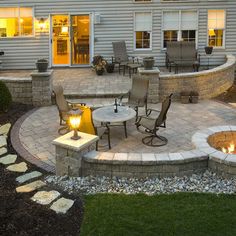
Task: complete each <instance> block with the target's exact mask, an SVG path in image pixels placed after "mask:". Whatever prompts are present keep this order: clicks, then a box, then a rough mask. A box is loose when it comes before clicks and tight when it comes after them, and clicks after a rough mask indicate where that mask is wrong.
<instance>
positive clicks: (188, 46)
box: [181, 41, 197, 61]
mask: <svg viewBox="0 0 236 236" xmlns="http://www.w3.org/2000/svg"><path fill="white" fill-rule="evenodd" d="M181 45H182V50H181V51H182V59H183V60H186V61H187V60H191V61H194V60H196V56H197V50H196V45H195V42H186V41H183V42H181Z"/></svg>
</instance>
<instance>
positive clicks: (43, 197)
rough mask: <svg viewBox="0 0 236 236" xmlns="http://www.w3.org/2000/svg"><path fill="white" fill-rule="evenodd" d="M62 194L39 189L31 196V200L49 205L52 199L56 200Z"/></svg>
mask: <svg viewBox="0 0 236 236" xmlns="http://www.w3.org/2000/svg"><path fill="white" fill-rule="evenodd" d="M60 195H61V194H60V193H59V192H57V191H54V190H52V191H49V192H47V191H39V192H37V193H35V194H34V196H33V197H32V198H31V200H33V201H35V202H37V203H39V204H41V205H48V204H50V203H51V202H52V201H54V200H55V199H56V198H58V197H59V196H60Z"/></svg>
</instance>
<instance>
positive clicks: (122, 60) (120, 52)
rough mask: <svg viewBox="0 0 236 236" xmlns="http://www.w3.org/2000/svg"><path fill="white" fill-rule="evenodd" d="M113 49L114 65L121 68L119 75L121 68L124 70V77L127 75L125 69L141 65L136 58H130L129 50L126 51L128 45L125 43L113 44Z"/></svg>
mask: <svg viewBox="0 0 236 236" xmlns="http://www.w3.org/2000/svg"><path fill="white" fill-rule="evenodd" d="M112 47H113V53H114V57H112V63H113V64H118V67H119V74H120V70H121V68H122V69H123V75H125V68H126V67H127V66H128V65H129V64H130V65H134V64H135V65H139V63H138V59H136V60H137V62H135V57H133V56H128V54H127V49H126V43H125V41H119V42H112Z"/></svg>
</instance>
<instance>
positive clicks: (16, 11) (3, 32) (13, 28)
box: [0, 7, 33, 38]
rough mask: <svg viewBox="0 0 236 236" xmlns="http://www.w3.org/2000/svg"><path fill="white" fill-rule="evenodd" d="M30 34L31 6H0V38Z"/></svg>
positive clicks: (31, 29)
mask: <svg viewBox="0 0 236 236" xmlns="http://www.w3.org/2000/svg"><path fill="white" fill-rule="evenodd" d="M32 35H33V9H32V8H31V7H14V8H0V38H4V37H17V36H32Z"/></svg>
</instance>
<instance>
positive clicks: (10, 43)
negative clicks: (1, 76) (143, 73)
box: [0, 0, 236, 69]
mask: <svg viewBox="0 0 236 236" xmlns="http://www.w3.org/2000/svg"><path fill="white" fill-rule="evenodd" d="M108 3H109V4H108ZM19 4H20V5H21V6H33V7H34V9H35V17H36V18H37V19H39V18H41V17H44V18H49V17H50V14H80V13H99V14H100V15H101V24H95V25H94V37H95V38H94V39H95V40H94V42H95V43H94V54H101V55H103V56H104V57H105V58H107V59H110V58H111V56H112V54H113V53H112V44H111V42H112V41H119V40H125V41H126V44H127V49H128V51H129V54H130V55H139V56H145V55H149V56H151V55H152V56H155V57H156V63H157V65H159V66H160V65H164V61H165V52H164V50H163V49H162V32H161V28H162V11H163V10H176V9H178V10H184V9H185V10H186V9H195V10H198V13H199V17H198V18H199V27H198V49H199V52H200V54H202V60H201V63H202V64H204V63H206V57H205V52H204V47H205V46H206V45H207V9H225V10H226V29H225V32H226V37H225V39H226V44H225V45H226V46H225V49H215V50H214V52H213V55H212V59H211V60H210V62H211V64H216V65H218V64H221V63H223V60H224V55H225V53H233V54H234V55H236V46H235V32H236V19H235V18H236V16H235V12H236V2H235V0H228V1H223V0H218V1H212V0H192V1H187V0H181V1H179V2H177V1H175V2H164V1H162V0H153V1H152V2H151V3H145V4H144V3H135V2H133V0H103V1H98V0H90V1H89V3H88V1H85V0H68V1H66V4H65V1H64V0H51V1H48V0H41V1H37V0H27V1H26V0H1V2H0V7H4V6H6V7H7V6H8V7H9V6H17V5H19ZM135 11H152V16H153V30H152V50H148V51H143V52H140V51H139V52H138V51H134V48H133V45H134V42H133V41H134V38H133V35H134V34H133V29H134V25H133V15H134V12H135ZM49 43H50V40H49V32H47V33H40V32H35V36H34V37H30V38H11V39H3V38H1V39H0V49H3V50H4V51H5V55H4V56H3V57H2V59H1V60H2V61H3V68H5V69H11V68H14V69H26V68H27V69H32V68H35V61H36V60H37V59H38V58H41V57H44V58H48V59H49V57H50V56H49V55H50V46H49Z"/></svg>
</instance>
